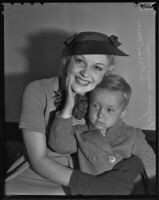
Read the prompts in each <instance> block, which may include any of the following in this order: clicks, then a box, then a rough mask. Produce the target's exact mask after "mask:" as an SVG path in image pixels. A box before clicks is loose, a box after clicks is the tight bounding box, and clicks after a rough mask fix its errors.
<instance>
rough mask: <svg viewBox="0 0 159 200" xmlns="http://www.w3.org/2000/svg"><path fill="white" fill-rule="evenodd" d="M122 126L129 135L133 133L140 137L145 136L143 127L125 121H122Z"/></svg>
mask: <svg viewBox="0 0 159 200" xmlns="http://www.w3.org/2000/svg"><path fill="white" fill-rule="evenodd" d="M121 127H122V129H123V130H125V132H126V133H127V134H129V135H132V134H133V135H136V136H138V137H143V136H144V133H143V131H142V129H141V128H138V127H135V126H132V125H128V124H127V123H125V122H122V126H121Z"/></svg>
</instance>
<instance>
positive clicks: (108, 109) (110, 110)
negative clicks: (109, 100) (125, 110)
mask: <svg viewBox="0 0 159 200" xmlns="http://www.w3.org/2000/svg"><path fill="white" fill-rule="evenodd" d="M106 110H107V112H108V113H111V112H114V109H112V108H107V109H106Z"/></svg>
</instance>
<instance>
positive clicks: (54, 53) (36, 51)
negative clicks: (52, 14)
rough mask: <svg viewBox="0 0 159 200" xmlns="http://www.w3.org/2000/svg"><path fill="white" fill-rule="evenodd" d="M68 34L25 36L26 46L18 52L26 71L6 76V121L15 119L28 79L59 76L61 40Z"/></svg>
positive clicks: (50, 31) (16, 118)
mask: <svg viewBox="0 0 159 200" xmlns="http://www.w3.org/2000/svg"><path fill="white" fill-rule="evenodd" d="M71 34H72V33H68V32H65V31H61V30H59V31H58V30H42V31H39V32H37V33H33V34H28V35H27V36H26V37H27V41H28V43H27V46H26V47H25V48H24V49H19V51H20V53H22V55H23V56H25V59H26V62H27V73H26V74H23V75H7V76H6V77H5V108H6V114H5V118H6V121H18V119H19V114H20V110H21V98H22V93H23V90H24V88H25V86H26V85H27V84H28V83H29V82H31V81H32V80H36V79H43V78H50V77H53V76H56V75H58V73H59V69H60V67H59V64H60V62H59V58H60V55H61V51H62V48H63V46H64V45H63V42H64V41H65V40H66V39H67V38H68V37H69V36H70V35H71Z"/></svg>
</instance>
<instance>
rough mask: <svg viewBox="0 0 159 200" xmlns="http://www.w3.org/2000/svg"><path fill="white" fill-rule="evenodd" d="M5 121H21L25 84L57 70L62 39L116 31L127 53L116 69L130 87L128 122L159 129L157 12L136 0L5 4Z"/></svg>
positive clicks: (117, 62)
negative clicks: (158, 104) (158, 106)
mask: <svg viewBox="0 0 159 200" xmlns="http://www.w3.org/2000/svg"><path fill="white" fill-rule="evenodd" d="M3 5H4V37H5V38H4V39H5V40H4V43H5V45H4V47H5V49H4V55H5V120H6V121H10V122H17V121H18V120H19V115H20V110H21V100H22V93H23V90H24V87H25V86H26V84H27V83H29V82H30V81H32V80H34V79H41V78H48V77H51V76H54V75H57V74H58V70H59V67H58V62H59V60H58V59H59V56H60V52H61V49H62V47H63V41H64V40H65V39H66V38H67V37H68V36H70V35H71V34H73V33H75V32H80V31H99V32H103V33H105V34H107V35H112V34H114V35H118V37H119V41H120V42H121V43H122V45H121V47H120V48H121V49H122V50H124V51H125V52H126V53H128V54H129V55H130V56H129V57H116V64H115V65H116V66H115V72H116V73H119V74H120V75H122V76H123V77H124V78H125V79H126V80H127V81H128V82H129V83H130V85H131V86H132V91H133V93H132V97H131V101H130V104H129V106H128V112H127V115H126V117H125V121H126V122H127V123H129V124H131V125H134V126H136V127H140V128H144V129H155V128H156V127H155V123H156V122H155V120H156V119H155V115H156V114H155V113H156V111H155V109H156V108H155V98H156V97H155V96H156V89H155V73H156V72H155V14H156V13H155V11H154V10H153V9H149V10H142V9H141V8H139V7H138V6H136V5H135V4H134V3H131V2H129V3H44V4H43V5H41V4H40V3H34V4H33V5H31V4H29V3H24V4H23V5H21V4H19V3H14V4H13V5H11V4H10V3H9V4H7V3H4V4H3Z"/></svg>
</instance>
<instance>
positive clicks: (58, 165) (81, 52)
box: [5, 32, 127, 195]
mask: <svg viewBox="0 0 159 200" xmlns="http://www.w3.org/2000/svg"><path fill="white" fill-rule="evenodd" d="M64 44H65V48H64V49H63V52H62V56H61V57H62V62H63V64H64V68H63V73H62V75H61V76H59V77H53V78H50V79H42V80H36V81H33V82H31V83H30V84H29V85H28V86H27V87H26V88H25V91H24V94H23V103H22V112H21V116H20V123H19V127H20V129H22V133H23V139H24V143H25V147H26V154H25V161H26V162H24V164H23V165H20V167H19V166H18V161H17V162H16V163H15V164H14V165H13V166H12V167H11V169H10V170H9V171H11V170H12V169H13V168H15V166H18V167H17V169H18V170H17V171H16V170H15V171H16V172H14V173H13V174H12V176H10V177H8V179H7V180H6V185H5V193H6V195H12V194H13V195H15V194H16V195H17V194H24V195H26V194H29V195H31V194H33V195H64V194H65V192H64V190H63V188H62V186H70V188H71V194H78V193H83V194H90V193H91V192H87V191H86V192H82V191H80V192H79V191H78V189H77V188H75V185H74V184H73V183H74V182H78V183H77V185H76V186H77V187H78V188H80V179H81V178H80V177H82V179H81V180H82V187H85V186H87V185H89V182H90V180H91V181H93V180H94V178H95V177H93V176H89V175H88V174H84V173H82V174H81V172H80V171H78V170H73V168H74V166H73V160H72V158H71V156H70V155H61V154H58V153H56V152H55V151H54V150H53V149H51V148H49V145H48V141H47V138H48V137H47V136H48V134H49V128H50V124H51V122H52V120H53V117H54V113H55V111H57V110H61V109H62V108H63V105H64V102H65V96H66V95H67V92H66V89H65V88H66V86H67V83H68V81H69V79H70V77H72V78H71V79H72V87H71V88H72V90H73V91H74V93H76V94H78V95H76V96H77V97H76V102H77V103H76V104H77V106H76V109H75V110H74V120H73V123H74V124H77V123H84V120H83V116H84V115H85V111H86V107H87V96H86V95H85V94H86V93H87V92H89V91H91V90H93V89H94V88H95V86H96V85H97V84H98V83H100V82H101V80H102V79H103V77H104V76H105V74H106V73H108V72H109V71H111V70H112V69H113V64H114V56H127V54H125V53H124V52H122V51H121V50H120V49H119V48H118V46H119V45H120V44H121V43H119V42H118V37H116V36H110V37H108V36H107V35H105V34H102V33H98V32H81V33H79V34H75V35H73V36H72V37H71V38H69V39H68V40H66V41H65V42H64ZM81 108H82V109H81ZM83 108H84V109H83ZM21 160H22V161H24V160H23V158H21ZM19 162H20V161H19ZM20 163H21V162H20ZM28 163H29V164H28ZM110 176H111V175H110ZM86 179H87V181H86ZM111 179H112V177H111ZM83 180H85V181H84V182H83ZM103 180H105V179H102V180H101V184H103V182H102V181H103ZM107 180H109V177H108V178H107ZM78 184H79V185H78ZM120 184H121V183H120ZM61 185H62V186H61ZM108 186H109V181H108ZM108 186H107V187H108ZM108 188H109V187H108ZM103 191H104V192H105V189H104V190H103ZM98 193H99V191H98V192H96V194H98ZM101 194H105V193H102V192H101Z"/></svg>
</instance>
